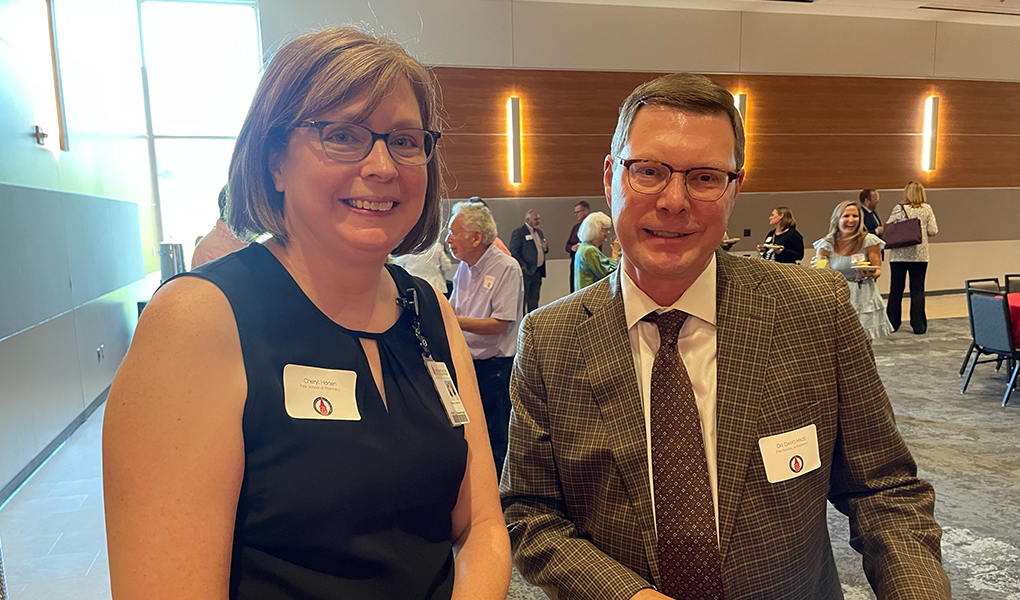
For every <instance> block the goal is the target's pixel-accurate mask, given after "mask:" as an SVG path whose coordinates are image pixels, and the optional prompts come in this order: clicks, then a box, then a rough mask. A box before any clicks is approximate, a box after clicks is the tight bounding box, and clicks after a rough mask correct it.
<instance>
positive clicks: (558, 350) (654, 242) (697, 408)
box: [500, 74, 950, 600]
mask: <svg viewBox="0 0 1020 600" xmlns="http://www.w3.org/2000/svg"><path fill="white" fill-rule="evenodd" d="M743 157H744V135H743V126H742V122H741V119H740V116H739V113H737V112H736V110H735V108H734V105H733V98H732V96H731V95H730V93H729V92H727V91H726V90H725V89H723V88H721V87H719V86H718V85H717V84H715V83H714V82H712V81H711V80H710V79H708V78H706V77H703V76H700V75H690V74H680V75H668V76H665V77H661V78H659V79H656V80H653V81H651V82H648V83H645V84H642V85H641V86H639V87H638V88H637V89H636V90H635V91H634V92H633V93H632V94H631V95H630V96H629V97H628V98H627V99H626V100H625V101H624V104H623V106H622V107H621V110H620V118H619V121H618V123H617V129H616V134H615V135H614V137H613V143H612V154H610V155H609V156H607V157H606V160H605V170H604V172H605V178H604V184H605V192H606V199H607V200H608V202H609V205H610V208H611V209H612V212H613V221H614V225H615V228H616V232H617V235H618V237H619V240H620V244H621V246H622V248H623V260H622V261H621V265H620V268H619V270H618V271H616V273H614V274H612V275H610V276H609V277H607V278H605V279H603V280H602V281H600V282H598V283H596V284H595V285H592V286H589V287H587V288H585V289H584V290H583V291H582V292H580V293H577V294H574V295H572V296H570V297H569V298H567V299H564V300H561V301H559V302H556V303H553V304H551V305H549V306H546V307H543V308H540V309H538V310H537V311H535V312H533V313H531V314H529V315H528V316H527V317H526V318H525V320H524V322H523V324H522V325H521V334H520V347H519V349H518V355H517V358H516V360H515V363H514V372H513V376H512V378H511V398H512V402H513V409H514V412H513V414H512V416H511V422H510V448H509V453H508V456H507V464H506V467H505V469H504V473H503V477H502V481H501V486H500V487H501V494H502V496H503V508H504V516H505V517H506V520H507V524H508V528H509V532H510V539H511V544H512V546H513V551H514V562H515V564H516V566H517V569H518V570H519V571H520V573H521V574H522V575H523V576H524V578H525V579H527V580H528V581H530V582H532V583H534V584H536V585H539V586H541V587H542V588H543V589H545V590H546V592H547V593H548V594H549V595H550V597H554V598H572V599H577V598H580V599H587V598H591V599H599V600H603V599H611V600H627V599H630V598H633V599H635V600H637V599H653V600H654V599H659V600H661V599H663V598H678V599H679V598H692V599H694V598H696V599H698V600H704V599H720V600H721V599H723V598H725V599H726V600H743V599H746V600H751V599H776V600H780V599H782V600H789V599H804V600H808V599H810V600H818V599H822V600H836V599H839V598H842V591H841V586H840V582H839V575H838V573H837V571H836V567H835V561H834V559H833V556H832V550H831V547H830V543H829V536H828V530H827V523H826V502H827V500H828V501H831V502H832V503H833V504H834V505H835V506H836V508H837V509H839V510H840V511H842V512H843V513H844V514H846V515H847V516H848V517H849V518H850V520H851V531H852V532H853V537H852V539H851V545H852V546H853V547H854V548H856V549H857V550H858V551H861V552H862V553H863V555H864V567H865V571H866V573H867V575H868V579H869V581H870V582H871V584H872V586H873V587H874V588H875V591H876V593H877V594H878V596H879V597H882V598H885V597H896V598H916V599H917V600H921V599H931V598H949V597H950V596H949V582H948V579H947V578H946V575H945V573H944V572H943V570H942V568H941V562H940V561H941V556H940V545H939V543H940V538H941V530H940V529H939V527H938V525H937V524H936V523H935V520H934V518H933V509H934V492H933V491H932V488H931V486H930V485H929V484H928V483H926V482H924V481H922V480H920V479H918V478H917V477H916V466H915V464H914V462H913V459H912V458H911V456H910V453H909V451H908V450H907V448H906V446H905V444H904V443H903V440H902V439H901V437H900V435H899V432H898V431H897V429H896V424H895V421H894V419H893V413H892V408H891V406H890V404H889V399H888V397H887V396H886V395H885V391H884V389H883V388H882V383H881V381H880V380H879V377H878V373H877V370H876V368H875V363H874V359H873V357H872V355H871V352H870V345H869V343H868V340H867V337H866V336H865V334H864V332H863V330H862V329H861V327H860V324H859V322H858V320H857V316H856V314H855V312H854V310H853V308H852V307H851V305H850V303H849V292H848V290H847V286H846V283H845V281H842V279H841V278H840V277H837V276H836V275H834V274H832V273H829V272H820V271H814V270H809V269H801V268H799V267H794V266H791V265H781V264H776V263H770V262H765V261H752V260H748V259H744V258H740V257H734V256H731V255H729V254H727V253H725V252H721V251H717V246H718V245H719V240H720V239H722V238H723V235H724V233H725V228H726V224H727V220H728V218H729V215H730V212H731V210H732V208H733V205H734V203H735V202H736V198H737V195H738V193H739V192H740V186H741V183H742V181H743V178H744V171H743ZM791 298H806V299H809V300H808V301H803V302H801V301H791V300H790V299H791Z"/></svg>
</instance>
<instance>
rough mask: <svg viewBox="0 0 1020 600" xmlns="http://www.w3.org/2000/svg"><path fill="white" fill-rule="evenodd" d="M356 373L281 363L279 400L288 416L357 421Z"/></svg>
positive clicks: (358, 418) (358, 413) (358, 416)
mask: <svg viewBox="0 0 1020 600" xmlns="http://www.w3.org/2000/svg"><path fill="white" fill-rule="evenodd" d="M357 383H358V374H357V373H355V372H354V371H342V370H339V369H320V368H317V367H306V366H304V365H286V366H284V367H283V402H284V405H285V406H286V408H287V414H288V415H290V417H291V418H292V419H310V420H320V421H322V420H325V421H360V420H361V412H360V411H359V410H358V399H357V396H356V395H355V386H356V385H357Z"/></svg>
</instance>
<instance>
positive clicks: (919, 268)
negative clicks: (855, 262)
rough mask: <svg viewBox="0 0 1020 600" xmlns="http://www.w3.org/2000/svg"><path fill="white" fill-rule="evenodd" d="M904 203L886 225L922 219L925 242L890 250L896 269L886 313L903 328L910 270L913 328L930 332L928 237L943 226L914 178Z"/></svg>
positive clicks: (922, 187)
mask: <svg viewBox="0 0 1020 600" xmlns="http://www.w3.org/2000/svg"><path fill="white" fill-rule="evenodd" d="M903 200H904V202H903V203H902V204H897V205H896V206H895V207H894V208H893V210H892V214H890V215H889V218H888V219H886V222H885V223H886V225H887V226H888V225H889V224H890V223H895V222H897V221H905V220H907V219H914V218H916V219H919V220H920V221H921V243H920V244H916V245H914V246H907V247H905V248H892V249H890V250H889V269H890V271H891V272H892V275H891V279H890V281H889V303H888V305H887V306H886V312H887V314H888V315H889V322H890V323H892V326H893V331H896V330H897V329H899V328H900V323H901V321H902V319H901V314H902V304H903V288H904V285H905V283H906V279H907V273H910V327H911V329H913V330H914V333H917V334H922V333H924V332H926V331H928V317H927V316H926V315H925V314H924V276H925V273H927V271H928V238H929V237H931V236H933V235H936V234H938V232H939V226H938V223H936V222H935V213H934V212H933V211H932V209H931V205H930V204H928V202H927V199H926V197H925V194H924V186H922V185H921V184H920V183H918V182H916V181H911V182H910V183H908V184H907V187H905V188H903Z"/></svg>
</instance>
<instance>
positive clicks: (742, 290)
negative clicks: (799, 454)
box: [716, 252, 776, 558]
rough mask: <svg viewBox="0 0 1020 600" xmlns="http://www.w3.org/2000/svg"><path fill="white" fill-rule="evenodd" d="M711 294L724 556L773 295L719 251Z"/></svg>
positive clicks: (746, 457) (751, 440)
mask: <svg viewBox="0 0 1020 600" xmlns="http://www.w3.org/2000/svg"><path fill="white" fill-rule="evenodd" d="M717 260H718V277H717V291H716V294H717V297H716V307H717V308H716V321H717V323H716V327H717V329H716V340H717V352H718V354H717V369H718V375H717V392H716V402H717V420H716V428H717V429H716V430H717V433H718V435H717V458H716V462H717V468H718V481H719V538H720V544H719V549H720V552H721V554H722V556H723V557H724V558H725V556H726V552H727V549H728V548H729V542H730V539H731V537H732V535H733V524H734V523H735V522H736V518H737V511H738V509H739V507H740V503H741V493H742V490H743V489H744V480H745V478H746V475H747V467H748V464H749V462H750V461H751V460H754V458H755V457H754V453H755V451H756V449H757V447H758V444H757V440H756V439H755V435H756V433H757V423H758V416H759V413H760V409H759V405H760V402H761V396H762V390H763V388H764V385H765V369H766V366H767V360H768V352H769V349H770V348H771V337H772V330H773V323H774V317H775V308H776V303H775V300H774V299H772V298H769V297H766V296H763V295H761V294H759V293H757V292H756V291H755V288H756V287H757V285H758V283H759V282H760V281H761V277H762V273H760V272H756V271H757V270H756V269H752V264H749V263H744V262H743V261H742V260H741V259H736V258H734V257H732V256H729V255H728V254H725V253H722V252H720V253H718V255H717Z"/></svg>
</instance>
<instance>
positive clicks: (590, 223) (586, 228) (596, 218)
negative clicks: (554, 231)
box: [577, 212, 613, 243]
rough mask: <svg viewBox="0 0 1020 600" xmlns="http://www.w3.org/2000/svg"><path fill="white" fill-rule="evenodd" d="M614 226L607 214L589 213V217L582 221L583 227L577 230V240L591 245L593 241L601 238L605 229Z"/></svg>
mask: <svg viewBox="0 0 1020 600" xmlns="http://www.w3.org/2000/svg"><path fill="white" fill-rule="evenodd" d="M612 226H613V220H612V219H610V218H609V215H607V214H606V213H603V212H593V213H588V216H587V217H585V218H584V220H583V221H581V226H580V227H578V228H577V239H579V240H581V241H582V242H588V243H591V241H592V240H594V239H595V238H597V237H599V234H600V233H602V230H603V229H605V228H606V227H612Z"/></svg>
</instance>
